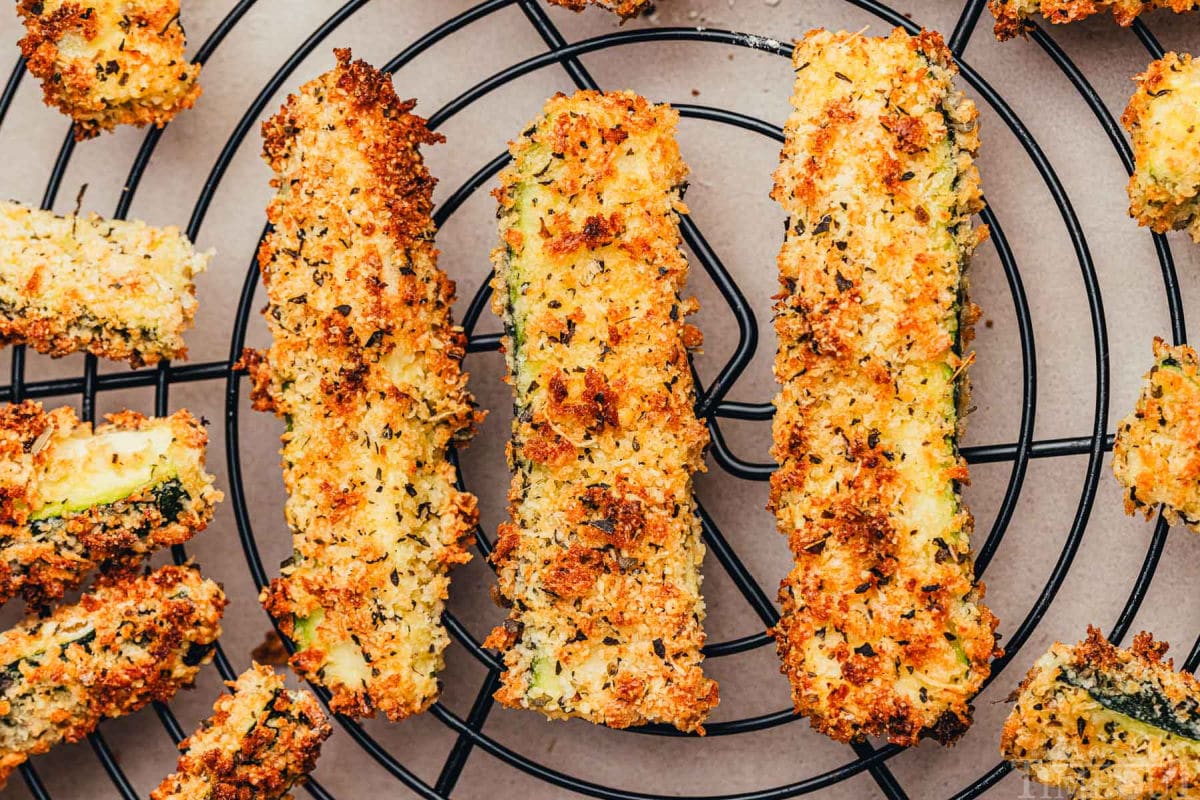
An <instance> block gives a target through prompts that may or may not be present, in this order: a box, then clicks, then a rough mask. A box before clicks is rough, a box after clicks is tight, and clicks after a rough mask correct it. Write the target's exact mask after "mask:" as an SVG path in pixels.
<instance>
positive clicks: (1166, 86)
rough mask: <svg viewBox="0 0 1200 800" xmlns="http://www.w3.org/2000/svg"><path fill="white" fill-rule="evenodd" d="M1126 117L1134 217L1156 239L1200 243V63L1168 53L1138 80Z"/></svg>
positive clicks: (1148, 68)
mask: <svg viewBox="0 0 1200 800" xmlns="http://www.w3.org/2000/svg"><path fill="white" fill-rule="evenodd" d="M1134 81H1135V83H1136V84H1137V90H1136V91H1135V92H1134V93H1133V97H1131V98H1130V100H1129V107H1128V108H1127V109H1125V114H1124V115H1123V116H1122V117H1121V122H1122V124H1123V125H1124V126H1125V130H1127V131H1129V136H1130V138H1131V139H1132V140H1133V158H1134V170H1133V176H1132V177H1130V179H1129V215H1130V216H1132V217H1133V218H1134V219H1136V220H1137V221H1138V223H1139V224H1141V225H1144V226H1146V227H1148V228H1150V229H1151V230H1153V231H1154V232H1156V233H1167V232H1168V231H1174V230H1187V232H1188V234H1189V235H1190V236H1191V237H1192V239H1193V240H1194V241H1196V242H1200V136H1197V135H1196V129H1197V126H1200V63H1197V62H1194V61H1193V60H1192V57H1191V56H1190V55H1187V54H1183V55H1179V54H1177V53H1167V54H1166V55H1165V56H1164V57H1163V58H1161V59H1159V60H1158V61H1154V62H1151V64H1150V66H1149V67H1147V68H1146V71H1145V72H1143V73H1142V74H1141V75H1138V76H1137V77H1136V78H1135V79H1134Z"/></svg>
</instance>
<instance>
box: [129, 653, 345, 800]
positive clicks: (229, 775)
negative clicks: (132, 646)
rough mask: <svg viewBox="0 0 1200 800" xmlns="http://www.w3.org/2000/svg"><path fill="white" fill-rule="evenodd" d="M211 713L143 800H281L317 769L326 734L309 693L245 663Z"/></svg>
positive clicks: (181, 745) (327, 729) (328, 730)
mask: <svg viewBox="0 0 1200 800" xmlns="http://www.w3.org/2000/svg"><path fill="white" fill-rule="evenodd" d="M229 688H231V689H232V690H233V693H232V694H225V695H222V696H221V697H220V699H218V700H217V702H216V704H215V705H214V706H213V715H212V716H211V717H209V718H208V719H206V720H205V721H204V722H203V723H201V725H200V729H199V730H197V731H196V732H195V733H194V734H192V735H191V736H189V737H188V738H187V739H184V740H183V741H182V742H180V743H179V748H180V749H181V750H183V751H184V753H183V755H182V756H180V757H179V766H178V769H177V771H176V772H175V773H174V774H172V775H169V776H167V777H166V778H165V779H163V782H162V783H161V784H159V786H158V788H157V789H155V790H154V791H153V792H151V794H150V800H243V798H244V800H281V798H284V797H289V796H290V795H288V790H290V789H291V788H292V787H293V786H295V785H296V784H297V783H301V782H303V781H304V779H305V778H306V777H307V776H308V773H310V772H312V770H313V768H314V767H315V766H316V765H317V757H318V756H319V755H320V754H321V743H322V742H323V741H325V739H327V738H328V737H329V734H330V733H332V731H333V729H332V728H331V727H330V726H329V722H328V720H326V718H325V714H324V712H322V711H321V705H320V703H318V702H317V698H315V697H313V696H312V693H311V692H308V691H305V690H304V689H301V690H299V691H296V692H290V691H288V690H287V688H286V687H285V686H284V685H283V678H282V677H280V676H279V675H278V674H277V673H276V672H275V670H273V669H271V668H270V667H263V666H259V665H258V664H253V665H251V667H250V669H248V670H246V671H245V672H243V673H242V674H241V675H240V676H238V679H237V682H236V683H230V684H229Z"/></svg>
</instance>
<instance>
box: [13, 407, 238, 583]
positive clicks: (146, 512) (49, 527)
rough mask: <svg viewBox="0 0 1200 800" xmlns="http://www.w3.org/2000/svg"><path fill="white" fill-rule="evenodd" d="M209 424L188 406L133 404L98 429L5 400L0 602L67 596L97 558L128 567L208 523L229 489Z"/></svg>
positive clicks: (67, 412) (67, 414) (64, 413)
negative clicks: (141, 408) (168, 411)
mask: <svg viewBox="0 0 1200 800" xmlns="http://www.w3.org/2000/svg"><path fill="white" fill-rule="evenodd" d="M207 444H208V433H207V432H206V431H205V430H204V426H203V425H202V424H201V423H200V421H199V420H197V419H196V418H195V417H193V416H192V415H191V414H189V413H188V412H187V411H184V410H180V411H177V412H176V413H175V414H173V415H172V416H170V417H163V418H160V419H150V418H148V417H143V416H142V415H141V414H138V413H136V412H134V411H124V412H121V413H120V414H113V415H111V416H109V417H108V424H107V425H101V426H99V427H98V428H96V429H95V430H94V431H93V430H92V426H91V425H90V424H89V423H81V422H79V420H78V419H76V417H75V412H74V411H72V410H71V409H70V408H69V407H66V406H64V407H62V408H57V409H54V410H53V411H50V412H46V411H43V410H42V406H41V404H40V403H37V402H34V401H32V400H27V401H25V402H24V403H21V404H19V405H8V406H5V407H4V408H2V409H0V602H4V601H7V600H8V599H10V598H12V597H15V596H16V595H17V594H19V593H20V594H24V596H25V599H27V600H28V601H29V602H30V603H33V604H42V603H45V602H47V601H51V600H58V599H60V598H62V596H63V593H64V592H65V591H67V590H70V589H75V588H77V587H79V586H80V585H81V584H82V583H83V579H84V577H85V576H86V575H87V573H88V572H90V571H91V570H93V569H95V568H97V567H101V566H102V567H105V568H114V567H115V568H128V567H131V566H135V565H136V564H138V563H139V562H140V561H142V559H144V558H146V557H147V556H149V555H150V554H151V553H153V552H155V551H156V550H160V549H162V548H164V547H170V546H171V545H175V544H183V543H184V542H186V541H187V540H188V539H190V538H192V536H194V535H195V534H197V533H198V532H200V531H202V530H204V528H205V527H206V526H207V525H208V523H209V521H210V520H211V519H212V515H213V509H214V507H215V505H216V504H217V503H218V502H220V500H221V493H220V492H219V491H217V490H216V489H214V488H213V476H212V475H209V474H208V473H206V472H205V471H204V451H205V447H206V445H207Z"/></svg>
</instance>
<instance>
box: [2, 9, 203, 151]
mask: <svg viewBox="0 0 1200 800" xmlns="http://www.w3.org/2000/svg"><path fill="white" fill-rule="evenodd" d="M17 13H19V14H20V15H21V17H22V19H23V20H24V22H25V30H26V34H25V37H24V38H23V39H21V42H20V44H21V54H22V55H24V56H25V64H26V66H27V67H28V69H29V72H30V74H32V75H34V76H35V77H37V78H39V79H40V80H41V81H42V92H43V94H44V95H45V100H46V105H48V106H56V107H57V108H58V109H59V110H60V111H62V112H63V113H64V114H66V115H67V116H69V117H71V119H73V120H75V138H76V139H90V138H91V137H93V136H95V135H96V134H98V133H99V132H100V131H104V130H112V129H113V128H115V127H116V126H117V125H137V126H139V127H141V126H144V125H151V124H153V125H157V126H158V127H160V128H161V127H162V126H163V125H166V124H167V123H168V122H170V121H171V118H172V117H174V116H175V115H176V114H177V113H179V112H180V111H182V110H183V109H185V108H191V107H192V105H193V104H194V103H195V102H196V98H198V97H199V96H200V85H199V84H197V83H196V78H197V77H198V76H199V74H200V65H199V64H189V63H188V61H187V58H185V57H184V53H183V48H184V45H185V40H184V34H183V26H182V25H181V24H180V22H179V0H19V2H18V3H17Z"/></svg>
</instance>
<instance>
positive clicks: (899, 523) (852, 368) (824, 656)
mask: <svg viewBox="0 0 1200 800" xmlns="http://www.w3.org/2000/svg"><path fill="white" fill-rule="evenodd" d="M794 66H795V70H796V85H795V91H794V94H793V95H792V103H793V105H794V106H795V109H796V110H795V112H794V113H793V114H792V116H791V117H790V118H789V120H788V123H787V126H786V135H787V138H786V143H785V145H784V148H783V152H782V154H781V158H780V161H781V163H780V167H779V169H778V171H777V172H776V174H775V178H776V182H775V189H774V192H773V196H774V198H775V199H776V200H777V201H778V202H779V203H780V204H781V205H782V206H783V208H784V210H785V211H786V212H787V213H788V217H789V219H788V226H787V235H786V240H785V242H784V245H783V248H782V250H781V251H780V254H779V259H778V264H779V274H780V283H781V285H782V289H783V291H782V292H781V293H780V294H779V295H778V296H777V298H776V299H777V301H778V302H777V304H776V306H775V329H776V332H777V334H778V339H779V351H778V354H777V356H776V361H775V376H776V379H777V380H778V381H779V383H780V384H781V387H782V388H781V391H780V393H779V395H778V397H777V398H776V402H775V408H776V414H775V422H774V446H773V448H772V453H773V455H774V456H775V458H776V460H777V462H778V463H779V469H778V471H776V473H775V474H774V475H773V476H772V479H771V501H770V506H769V508H770V509H771V510H772V511H774V512H775V514H776V517H777V520H778V525H779V530H780V532H781V533H783V534H784V535H785V536H787V537H788V541H789V544H790V546H791V549H792V551H793V553H794V555H795V559H796V566H795V568H794V569H793V570H792V571H791V573H790V574H789V575H788V577H787V578H786V579H785V580H784V581H783V583H782V585H781V586H780V593H779V598H780V602H781V604H782V607H783V608H782V611H783V614H782V618H781V620H780V622H779V625H778V626H777V627H776V628H775V630H774V635H775V638H776V642H777V646H778V650H779V655H780V657H781V659H782V661H783V666H782V670H783V672H784V674H785V675H787V677H788V679H789V680H790V681H791V684H792V699H793V701H794V703H795V707H796V710H797V712H799V713H801V714H804V715H806V716H808V717H809V718H810V719H811V721H812V725H813V727H814V728H816V729H817V730H820V731H821V732H823V733H825V734H827V735H829V736H831V737H833V738H835V739H838V740H843V741H844V740H852V739H861V738H862V737H865V736H886V737H887V738H888V739H889V740H890V741H892V742H895V743H898V744H904V745H909V744H914V743H916V742H917V740H918V739H919V738H920V737H922V736H929V737H932V738H934V739H937V740H938V741H940V742H943V743H946V742H950V741H953V740H954V739H956V738H957V737H958V736H959V735H961V734H962V733H963V732H964V731H965V730H966V728H967V726H968V725H970V722H971V699H972V698H973V697H974V695H975V694H976V693H977V692H978V690H979V688H980V687H981V685H982V683H983V680H984V679H985V678H986V677H987V675H988V671H989V666H988V661H989V658H990V657H991V656H992V654H993V650H994V649H995V637H994V629H995V626H996V619H995V617H993V616H992V614H991V613H990V612H989V611H988V610H987V609H986V608H985V607H984V606H983V605H982V604H981V603H980V602H979V600H980V598H982V595H983V586H982V585H981V584H976V583H975V581H974V574H973V572H974V571H973V567H972V561H971V552H970V542H969V539H970V533H971V515H970V513H969V512H968V511H967V510H966V509H965V508H963V507H962V504H961V502H960V499H959V486H960V485H961V484H962V483H965V482H966V480H967V467H966V464H965V463H964V462H963V460H962V459H961V458H960V457H959V455H958V450H957V447H956V445H955V442H956V439H957V436H958V433H959V428H960V427H961V422H962V416H963V414H962V410H963V409H964V408H965V395H966V382H965V376H964V372H965V370H966V367H967V364H968V363H969V360H970V359H969V358H964V357H963V355H962V350H961V348H962V347H963V346H964V345H965V343H966V342H967V341H969V338H970V325H971V323H972V322H973V320H974V318H975V316H976V314H977V311H976V309H975V308H974V307H973V306H972V305H971V304H970V303H969V302H968V301H967V300H966V295H965V278H964V269H965V267H966V260H967V257H968V255H969V254H970V252H971V251H972V250H973V249H974V248H975V246H976V244H977V243H978V242H979V241H980V240H982V239H983V238H984V236H985V234H986V230H985V229H982V228H978V229H973V228H972V227H971V214H973V213H974V212H976V211H979V210H980V209H981V208H982V205H983V203H982V199H981V195H980V189H979V176H978V173H977V171H976V169H975V166H974V162H973V156H974V154H975V152H976V150H977V148H978V143H979V137H978V130H977V120H976V117H977V112H976V109H975V105H974V104H973V103H972V102H971V101H970V100H967V99H965V98H964V97H963V96H962V95H961V93H959V92H958V91H956V90H955V88H954V85H953V78H954V75H955V72H956V70H955V67H954V63H953V60H952V57H951V54H950V52H949V51H948V50H947V49H946V47H945V45H944V44H943V42H942V39H941V37H940V36H939V35H938V34H936V33H932V32H922V33H921V34H920V35H919V36H910V35H908V34H907V33H905V32H904V31H903V30H900V29H896V30H895V31H894V32H893V33H892V34H891V36H889V37H887V38H881V39H876V38H869V37H865V36H862V35H860V34H852V33H830V32H828V31H823V30H816V31H812V32H810V33H809V34H808V35H807V36H806V37H805V38H804V39H803V40H802V41H801V42H799V43H798V45H797V46H796V50H795V54H794Z"/></svg>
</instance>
